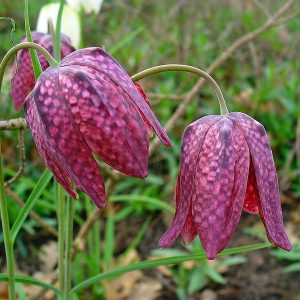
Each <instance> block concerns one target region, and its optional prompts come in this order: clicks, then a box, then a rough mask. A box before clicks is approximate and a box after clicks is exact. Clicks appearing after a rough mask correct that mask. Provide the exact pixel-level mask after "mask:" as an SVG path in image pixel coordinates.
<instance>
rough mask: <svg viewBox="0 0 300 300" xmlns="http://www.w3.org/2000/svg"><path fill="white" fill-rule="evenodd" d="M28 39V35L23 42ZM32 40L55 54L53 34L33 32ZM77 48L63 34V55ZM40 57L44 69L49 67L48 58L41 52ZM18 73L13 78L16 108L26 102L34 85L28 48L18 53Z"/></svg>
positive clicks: (16, 67) (16, 71) (13, 97)
mask: <svg viewBox="0 0 300 300" xmlns="http://www.w3.org/2000/svg"><path fill="white" fill-rule="evenodd" d="M25 41H27V39H26V37H25V38H23V39H22V41H21V42H25ZM32 41H33V42H35V43H37V44H40V45H41V46H43V47H44V48H46V49H47V50H48V51H49V52H50V53H51V54H52V55H54V50H53V43H52V36H51V35H48V34H44V33H41V32H37V31H34V32H32ZM74 50H75V49H74V48H73V46H72V45H71V44H70V39H69V38H68V37H67V36H65V35H62V36H61V56H62V57H65V56H66V55H68V54H70V53H71V52H73V51H74ZM38 57H39V60H40V63H41V66H42V68H43V70H46V69H47V68H48V67H49V64H48V62H47V60H46V59H45V58H44V56H43V55H42V54H41V53H38ZM14 68H15V73H16V75H15V76H14V78H13V79H12V89H11V96H12V99H13V102H14V106H15V109H16V110H18V109H19V108H20V107H21V106H22V105H23V103H24V100H25V98H26V97H27V95H28V94H29V93H30V92H31V90H32V89H33V87H34V84H35V79H34V74H33V69H32V64H31V58H30V54H29V50H28V49H22V50H20V51H19V52H18V55H17V64H15V66H14Z"/></svg>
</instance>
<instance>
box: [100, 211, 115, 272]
mask: <svg viewBox="0 0 300 300" xmlns="http://www.w3.org/2000/svg"><path fill="white" fill-rule="evenodd" d="M114 233H115V220H114V216H113V215H112V214H109V215H108V218H107V222H106V228H105V245H104V253H103V259H104V263H105V266H106V267H107V268H108V267H109V265H110V262H111V259H112V257H113V254H114Z"/></svg>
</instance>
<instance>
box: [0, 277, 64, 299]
mask: <svg viewBox="0 0 300 300" xmlns="http://www.w3.org/2000/svg"><path fill="white" fill-rule="evenodd" d="M7 280H8V279H7V275H6V274H3V273H0V281H7ZM15 281H16V282H19V283H23V284H30V285H36V286H40V287H42V288H45V289H47V290H51V291H53V292H55V293H56V294H57V295H62V291H61V290H59V289H57V288H56V287H54V286H53V285H51V284H47V283H45V282H43V281H40V280H38V279H36V278H33V277H29V276H23V275H16V276H15Z"/></svg>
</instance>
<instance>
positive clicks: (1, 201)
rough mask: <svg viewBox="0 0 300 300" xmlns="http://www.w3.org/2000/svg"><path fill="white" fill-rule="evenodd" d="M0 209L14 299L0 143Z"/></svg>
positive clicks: (12, 266)
mask: <svg viewBox="0 0 300 300" xmlns="http://www.w3.org/2000/svg"><path fill="white" fill-rule="evenodd" d="M0 211H1V221H2V229H3V237H4V245H5V254H6V266H7V275H8V290H9V300H15V299H16V292H15V266H14V252H13V241H12V237H11V233H10V228H9V220H8V212H7V203H6V196H5V190H4V179H3V166H2V154H1V145H0Z"/></svg>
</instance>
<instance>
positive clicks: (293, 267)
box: [272, 241, 300, 273]
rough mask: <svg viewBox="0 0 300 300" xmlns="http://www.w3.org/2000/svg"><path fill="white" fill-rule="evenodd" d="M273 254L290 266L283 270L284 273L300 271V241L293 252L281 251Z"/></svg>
mask: <svg viewBox="0 0 300 300" xmlns="http://www.w3.org/2000/svg"><path fill="white" fill-rule="evenodd" d="M272 254H273V255H274V256H275V257H276V258H277V259H280V260H285V261H287V262H288V263H289V265H288V266H287V267H285V268H283V272H284V273H290V272H299V271H300V241H299V242H298V244H297V245H295V246H294V247H293V249H292V251H291V252H285V251H282V250H281V249H278V250H275V251H272Z"/></svg>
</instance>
